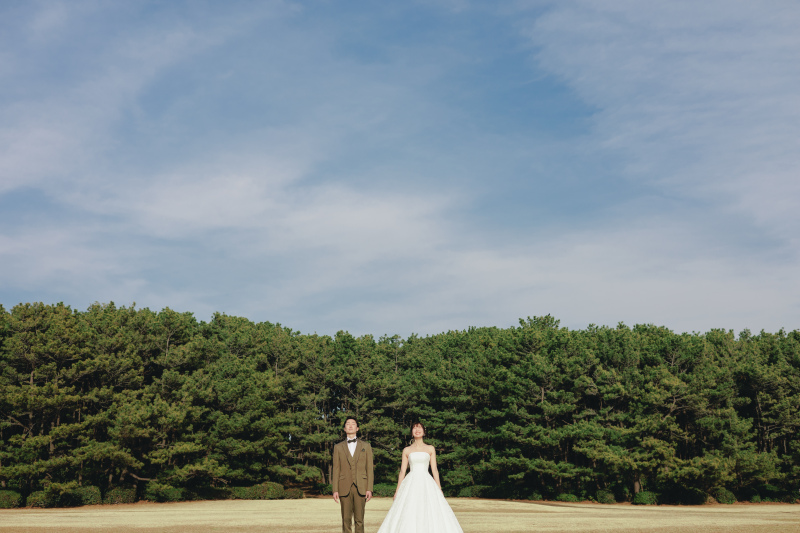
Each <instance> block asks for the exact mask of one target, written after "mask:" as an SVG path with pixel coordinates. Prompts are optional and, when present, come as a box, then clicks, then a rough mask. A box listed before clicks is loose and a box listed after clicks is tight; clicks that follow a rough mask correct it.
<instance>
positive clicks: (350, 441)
mask: <svg viewBox="0 0 800 533" xmlns="http://www.w3.org/2000/svg"><path fill="white" fill-rule="evenodd" d="M357 440H358V439H353V440H350V439H347V444H350V443H352V442H355V441H357Z"/></svg>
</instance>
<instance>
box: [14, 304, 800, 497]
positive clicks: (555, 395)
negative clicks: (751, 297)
mask: <svg viewBox="0 0 800 533" xmlns="http://www.w3.org/2000/svg"><path fill="white" fill-rule="evenodd" d="M798 407H800V331H797V330H795V331H792V332H790V333H786V332H785V331H783V330H781V331H779V332H777V333H766V332H761V333H760V334H758V335H752V334H751V333H750V332H748V331H743V332H741V333H740V334H739V336H738V338H737V337H736V336H735V335H734V333H733V332H732V331H724V330H712V331H709V332H707V333H703V334H700V333H693V334H676V333H674V332H672V331H670V330H668V329H666V328H663V327H657V326H653V325H637V326H634V327H628V326H625V325H622V324H620V325H619V326H617V327H616V328H611V327H596V326H590V327H589V328H587V329H586V330H569V329H567V328H564V327H560V326H559V323H558V321H557V320H555V319H553V318H552V317H550V316H545V317H535V318H529V319H527V320H521V321H520V325H519V326H518V327H511V328H507V329H500V328H493V327H488V328H469V329H467V330H464V331H449V332H446V333H441V334H438V335H431V336H427V337H419V336H416V335H412V336H411V337H409V338H407V339H401V338H400V337H398V336H393V337H388V336H385V337H381V338H380V339H377V340H376V339H375V338H374V337H372V336H370V335H364V336H362V337H354V336H352V335H350V334H348V333H346V332H339V333H337V334H336V335H335V336H334V337H329V336H320V335H305V334H300V333H298V332H296V331H293V330H291V329H290V328H287V327H283V326H281V325H278V324H271V323H268V322H263V323H254V322H251V321H250V320H247V319H246V318H240V317H233V316H227V315H224V314H216V315H214V316H213V318H212V319H211V320H210V321H209V322H202V321H198V320H196V319H195V318H194V316H193V315H192V314H191V313H178V312H175V311H173V310H170V309H164V310H163V311H161V312H154V311H151V310H149V309H136V308H135V307H116V306H115V305H114V304H113V303H111V304H107V305H102V304H95V305H93V306H91V307H90V308H89V309H87V310H86V311H85V312H79V311H76V310H72V309H70V308H69V307H68V306H65V305H63V304H58V305H45V304H40V303H37V304H21V305H18V306H15V307H14V308H13V309H11V310H10V311H7V310H6V309H4V308H3V307H2V306H0V485H2V487H0V488H9V489H14V490H17V491H19V492H20V493H22V494H23V495H24V494H29V493H31V492H33V491H36V490H40V489H42V488H43V487H46V486H49V485H53V484H56V485H58V484H62V485H63V484H70V483H71V484H73V485H74V484H79V485H91V486H96V487H99V488H100V489H101V490H102V491H103V492H104V493H105V492H107V491H109V490H111V489H114V488H117V487H138V489H139V491H140V492H141V491H142V490H143V487H144V485H146V484H147V483H148V482H157V483H161V484H164V485H168V486H171V487H181V488H184V489H186V490H187V491H193V492H194V493H196V494H203V493H204V491H206V492H207V491H208V490H213V489H214V488H221V487H243V486H249V485H254V484H257V483H261V482H263V481H266V480H270V481H273V482H279V483H282V484H284V485H295V486H303V487H306V488H314V487H316V488H318V489H319V488H322V487H324V485H325V484H327V483H329V481H330V480H329V475H330V457H331V456H330V454H331V449H332V446H333V444H334V443H335V442H338V441H339V440H340V439H341V438H342V431H341V425H342V422H343V420H344V417H345V416H346V415H350V414H354V415H356V416H357V417H359V419H360V420H361V433H362V435H363V437H364V438H366V439H367V440H369V441H370V442H371V443H372V446H373V449H374V452H375V461H376V478H377V480H378V481H382V482H386V483H393V482H394V481H395V480H396V475H397V469H398V465H399V463H400V452H401V450H402V448H403V446H404V445H406V444H407V440H408V436H407V427H408V423H409V422H411V421H412V420H414V419H421V420H423V421H424V422H425V423H426V425H427V427H428V430H429V433H430V437H429V441H430V442H431V443H432V444H434V445H436V446H437V449H438V450H439V464H440V470H441V472H442V473H443V485H444V488H445V490H446V492H447V493H448V494H451V495H459V494H461V495H481V496H488V497H516V498H541V497H545V498H554V497H557V496H558V495H560V494H561V495H563V494H571V495H575V496H577V497H581V498H585V497H594V495H595V494H597V493H598V491H605V493H606V494H607V493H611V494H613V495H614V497H615V498H616V499H619V500H622V499H631V498H632V497H633V495H634V494H635V493H638V492H639V491H652V492H655V493H658V494H659V495H660V498H661V501H681V498H684V499H685V497H686V495H687V494H689V495H697V494H701V495H705V494H711V493H713V491H714V490H718V489H720V488H724V489H727V490H729V491H732V492H733V493H734V494H735V495H736V496H737V497H738V498H740V499H744V498H746V499H750V498H758V497H761V498H765V497H780V498H787V497H789V496H791V495H792V494H797V490H798V488H800V485H798V480H799V479H800V437H799V436H798V432H799V431H800V409H798Z"/></svg>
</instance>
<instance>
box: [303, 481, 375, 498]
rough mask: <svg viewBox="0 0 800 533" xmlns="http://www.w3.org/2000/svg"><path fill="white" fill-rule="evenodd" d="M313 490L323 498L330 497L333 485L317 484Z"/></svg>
mask: <svg viewBox="0 0 800 533" xmlns="http://www.w3.org/2000/svg"><path fill="white" fill-rule="evenodd" d="M315 488H316V491H317V492H319V493H320V494H322V495H323V496H330V495H331V494H333V485H331V484H330V483H317V486H316V487H315ZM373 492H374V491H373Z"/></svg>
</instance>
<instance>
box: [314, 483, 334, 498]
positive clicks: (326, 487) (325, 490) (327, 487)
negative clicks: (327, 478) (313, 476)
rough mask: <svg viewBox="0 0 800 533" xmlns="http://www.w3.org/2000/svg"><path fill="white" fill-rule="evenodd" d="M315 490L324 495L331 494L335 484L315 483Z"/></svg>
mask: <svg viewBox="0 0 800 533" xmlns="http://www.w3.org/2000/svg"><path fill="white" fill-rule="evenodd" d="M314 492H316V493H317V494H321V495H323V496H330V495H331V494H333V485H331V484H330V483H317V484H315V485H314Z"/></svg>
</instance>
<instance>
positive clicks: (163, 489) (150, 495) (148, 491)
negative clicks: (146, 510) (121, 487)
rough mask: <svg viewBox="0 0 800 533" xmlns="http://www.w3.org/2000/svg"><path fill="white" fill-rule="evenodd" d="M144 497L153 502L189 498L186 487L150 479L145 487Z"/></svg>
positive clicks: (177, 500)
mask: <svg viewBox="0 0 800 533" xmlns="http://www.w3.org/2000/svg"><path fill="white" fill-rule="evenodd" d="M144 499H145V500H148V501H151V502H182V501H184V500H185V499H187V498H186V490H185V489H182V488H177V487H173V486H172V485H168V484H166V483H159V482H158V481H150V482H148V483H147V487H146V488H145V491H144Z"/></svg>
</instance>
